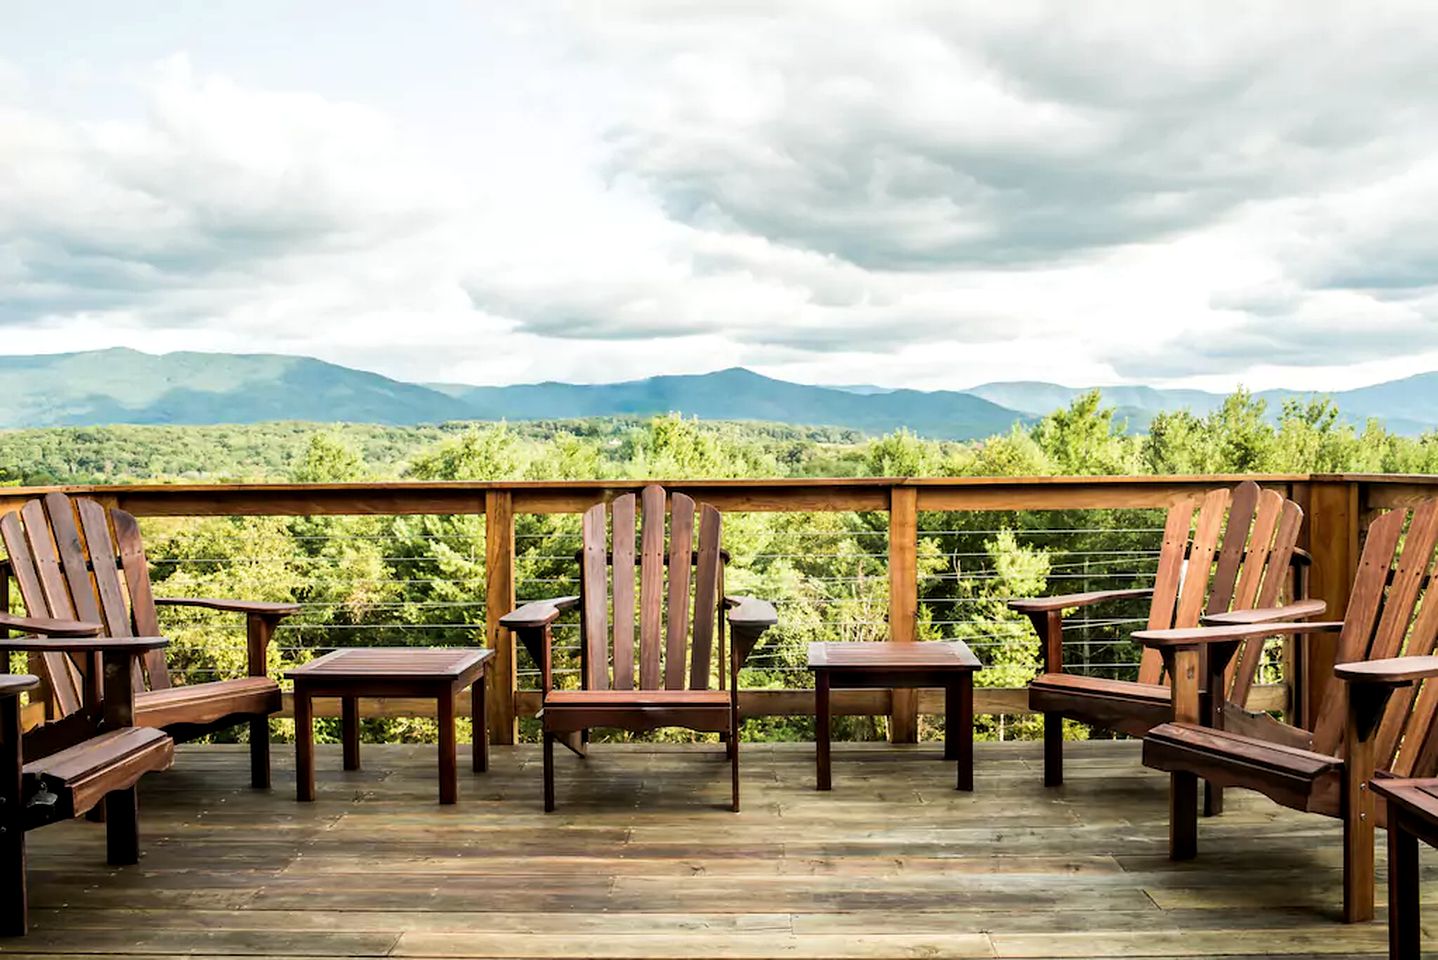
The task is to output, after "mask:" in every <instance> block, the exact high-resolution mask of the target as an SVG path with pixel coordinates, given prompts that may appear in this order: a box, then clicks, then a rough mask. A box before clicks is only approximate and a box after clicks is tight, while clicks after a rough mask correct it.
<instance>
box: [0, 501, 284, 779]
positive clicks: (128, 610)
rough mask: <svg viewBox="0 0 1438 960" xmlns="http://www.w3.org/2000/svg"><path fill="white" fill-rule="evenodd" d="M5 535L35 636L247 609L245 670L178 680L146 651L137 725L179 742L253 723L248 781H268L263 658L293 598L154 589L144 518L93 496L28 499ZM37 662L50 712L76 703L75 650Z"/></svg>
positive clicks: (276, 697)
mask: <svg viewBox="0 0 1438 960" xmlns="http://www.w3.org/2000/svg"><path fill="white" fill-rule="evenodd" d="M0 539H3V541H4V543H5V550H6V552H7V553H8V555H9V561H8V562H9V565H10V572H11V574H12V575H13V576H14V578H15V582H16V583H17V584H18V585H19V588H20V598H21V600H22V601H23V602H24V604H25V610H26V612H27V613H28V614H29V615H30V620H29V622H30V623H31V624H32V626H31V627H29V628H28V629H31V630H33V631H34V632H36V633H43V634H53V631H51V630H50V629H48V628H47V626H46V622H47V621H55V620H60V621H75V620H78V621H83V622H86V623H90V624H93V625H94V626H95V630H96V632H99V633H102V634H103V635H104V636H108V637H115V638H122V637H130V636H136V635H137V636H141V637H150V636H156V635H158V634H159V632H160V628H159V620H158V616H157V614H156V607H157V606H161V605H170V606H189V607H206V608H208V609H211V610H225V611H230V612H234V613H243V614H244V615H245V617H246V620H247V651H246V652H247V659H248V666H249V676H247V677H243V678H239V679H233V680H216V681H212V682H209V683H194V684H184V685H172V684H171V682H170V674H169V669H168V667H167V665H166V663H165V655H164V653H163V652H162V651H161V650H160V649H159V648H158V647H155V648H153V649H150V650H148V651H147V652H145V653H144V654H143V656H141V658H140V659H141V667H142V668H143V669H142V670H136V671H135V673H134V682H135V723H137V724H138V725H140V726H144V727H159V728H161V729H163V730H164V731H165V732H166V733H168V734H170V735H171V736H172V737H173V738H174V739H175V740H178V741H181V742H183V741H186V740H193V739H195V738H196V737H201V736H204V735H206V734H209V733H213V732H215V731H217V730H224V729H228V728H230V727H233V726H236V725H238V724H241V723H248V724H249V726H250V780H251V783H252V784H253V785H254V786H255V787H258V788H265V787H268V786H269V785H270V724H269V717H270V715H271V714H273V713H277V712H278V711H279V709H280V687H279V684H278V683H276V682H275V681H274V680H272V679H270V677H269V676H268V673H267V671H266V668H265V667H266V665H265V655H266V650H267V648H268V647H269V642H270V638H271V637H272V636H273V635H274V632H275V627H276V626H277V625H278V624H279V622H280V621H281V620H282V619H284V618H285V617H287V616H289V615H290V614H292V613H296V612H298V610H299V606H298V605H297V604H293V603H260V602H251V601H245V600H209V599H203V600H202V599H190V598H174V599H172V598H163V597H156V596H154V595H153V594H152V593H151V590H150V573H149V566H148V564H147V562H146V560H145V549H144V545H143V544H142V543H141V540H140V527H139V524H137V523H136V522H135V518H134V517H132V516H131V515H130V514H128V513H126V512H125V511H123V510H118V509H108V510H107V509H106V508H105V507H104V506H102V505H101V504H99V503H97V502H96V501H94V500H87V499H82V498H76V499H73V500H72V499H71V498H70V497H67V496H65V495H64V494H62V493H50V494H46V495H45V497H44V498H43V499H41V500H31V501H30V502H28V503H26V504H25V505H24V506H23V507H21V508H20V509H19V510H18V511H15V512H12V513H8V514H6V515H5V516H4V517H3V518H0ZM117 547H118V548H119V549H118V551H117V549H116V548H117ZM127 598H128V606H127V602H126V601H127ZM56 635H57V636H64V635H65V634H63V633H62V634H56ZM32 664H33V665H32V667H31V669H32V670H35V671H36V672H37V673H39V674H40V675H41V676H42V677H43V678H44V680H45V681H46V684H47V685H48V691H49V696H50V698H51V701H52V704H53V708H54V710H56V711H58V712H59V713H61V714H68V713H72V712H74V711H75V710H76V709H78V708H79V706H80V704H81V703H82V702H83V700H84V696H83V690H82V686H81V684H82V674H81V671H80V670H79V669H77V667H76V664H75V662H74V661H73V659H72V657H70V656H67V655H66V653H65V652H63V651H60V650H46V651H44V652H42V653H40V655H39V656H38V657H36V658H34V659H33V660H32ZM146 678H148V681H149V684H148V687H146V685H145V679H146Z"/></svg>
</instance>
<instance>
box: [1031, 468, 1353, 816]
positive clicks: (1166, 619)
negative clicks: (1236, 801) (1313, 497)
mask: <svg viewBox="0 0 1438 960" xmlns="http://www.w3.org/2000/svg"><path fill="white" fill-rule="evenodd" d="M1195 507H1197V514H1196V516H1195ZM1225 515H1226V521H1227V522H1226V525H1225ZM1302 526H1303V511H1302V509H1300V508H1299V506H1298V504H1296V503H1294V502H1293V501H1292V500H1285V499H1284V498H1283V496H1282V495H1281V494H1279V493H1278V492H1276V491H1273V490H1262V489H1260V488H1259V486H1258V484H1256V483H1254V482H1253V481H1251V480H1248V481H1244V482H1243V483H1240V484H1239V485H1238V486H1237V487H1235V488H1234V489H1233V490H1232V491H1229V490H1228V489H1217V490H1213V491H1211V492H1209V493H1208V494H1207V495H1206V496H1204V497H1203V498H1202V499H1201V500H1198V501H1195V500H1184V501H1181V502H1179V503H1176V504H1174V506H1173V508H1172V509H1170V510H1169V512H1168V520H1167V522H1166V523H1165V525H1164V532H1163V544H1162V546H1161V547H1160V550H1159V560H1158V573H1157V577H1156V579H1155V583H1154V586H1153V588H1152V589H1140V590H1101V591H1095V592H1092V593H1076V594H1069V595H1067V596H1057V597H1044V598H1041V599H1035V600H1015V601H1012V602H1011V603H1010V604H1009V606H1010V607H1011V608H1012V609H1014V610H1017V611H1019V612H1021V613H1024V614H1027V615H1028V617H1029V619H1030V620H1031V621H1032V622H1033V625H1034V629H1035V630H1036V631H1038V635H1039V638H1040V639H1041V640H1042V641H1043V657H1044V672H1043V673H1042V674H1041V675H1040V676H1038V677H1037V678H1035V679H1034V680H1033V681H1032V682H1031V683H1030V684H1029V708H1030V709H1031V710H1033V711H1035V712H1039V713H1042V714H1043V715H1044V784H1045V785H1047V786H1057V785H1059V784H1061V783H1063V718H1064V717H1069V718H1071V719H1074V720H1078V721H1080V722H1082V723H1087V724H1090V725H1092V726H1096V727H1100V728H1103V729H1106V730H1117V731H1119V732H1121V733H1127V734H1129V735H1130V736H1143V735H1144V734H1145V733H1147V732H1148V731H1149V730H1150V729H1151V728H1153V727H1154V726H1156V725H1158V724H1160V723H1164V722H1165V721H1168V720H1171V719H1173V712H1172V711H1173V706H1172V703H1171V701H1170V691H1169V686H1168V684H1167V682H1166V681H1165V680H1164V676H1163V658H1162V657H1161V656H1160V655H1159V654H1158V652H1157V651H1155V650H1145V651H1144V654H1143V657H1142V660H1141V662H1140V664H1139V670H1138V681H1137V682H1136V683H1135V682H1132V681H1127V680H1109V679H1106V678H1102V677H1087V676H1081V675H1078V674H1072V673H1065V672H1064V664H1063V629H1064V619H1063V616H1064V611H1066V610H1072V609H1075V608H1078V607H1088V606H1092V605H1094V604H1097V603H1101V602H1104V601H1109V600H1118V599H1125V598H1132V597H1144V596H1151V597H1152V598H1153V600H1152V603H1151V604H1150V607H1149V615H1148V629H1150V630H1157V629H1163V628H1166V627H1192V626H1197V625H1198V623H1199V620H1200V618H1201V617H1202V618H1205V619H1213V620H1217V621H1224V620H1228V621H1230V622H1260V621H1263V620H1299V619H1303V618H1304V617H1310V616H1315V615H1317V614H1320V613H1322V612H1323V609H1324V605H1323V602H1322V601H1321V600H1308V599H1306V597H1307V576H1306V571H1307V555H1306V554H1304V553H1302V551H1299V550H1297V549H1296V547H1295V544H1296V543H1297V542H1298V533H1299V530H1300V528H1301V527H1302ZM1220 532H1221V533H1222V541H1221V542H1220V539H1219V537H1220ZM1210 571H1211V572H1210ZM1285 587H1288V588H1289V591H1288V592H1289V595H1290V597H1292V598H1293V599H1292V602H1290V603H1289V604H1287V605H1284V606H1278V603H1279V601H1280V599H1281V598H1282V595H1283V592H1284V588H1285ZM1262 655H1263V644H1262V641H1261V640H1260V641H1258V642H1255V643H1253V644H1250V645H1249V646H1248V647H1247V648H1246V649H1245V650H1244V652H1243V656H1242V657H1241V658H1239V660H1238V662H1237V664H1235V665H1234V666H1233V667H1232V668H1230V669H1229V671H1228V673H1227V675H1226V676H1225V677H1224V678H1223V683H1224V686H1225V689H1226V690H1227V697H1226V706H1224V707H1223V709H1226V710H1227V711H1228V714H1229V716H1230V717H1231V718H1232V726H1233V727H1235V728H1237V727H1238V726H1239V725H1240V724H1243V725H1246V726H1247V727H1253V728H1260V729H1261V728H1264V727H1267V726H1269V725H1270V724H1276V723H1277V721H1274V720H1272V718H1270V717H1269V716H1268V715H1267V714H1265V713H1257V712H1250V711H1248V710H1247V709H1246V708H1245V707H1244V704H1245V702H1246V701H1247V699H1248V694H1249V691H1250V689H1251V688H1252V686H1253V680H1254V676H1255V674H1256V673H1257V671H1258V667H1259V665H1260V662H1261V660H1262ZM1205 807H1206V809H1207V811H1208V812H1209V813H1217V812H1219V810H1220V809H1221V807H1222V794H1221V793H1220V792H1219V791H1217V790H1214V789H1207V788H1206V792H1205Z"/></svg>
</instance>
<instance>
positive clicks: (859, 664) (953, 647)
mask: <svg viewBox="0 0 1438 960" xmlns="http://www.w3.org/2000/svg"><path fill="white" fill-rule="evenodd" d="M809 667H810V668H811V669H815V668H817V669H841V670H842V669H857V670H866V669H867V670H896V669H899V670H902V669H907V668H910V667H913V668H918V669H924V670H943V669H952V670H979V669H982V668H983V664H982V663H980V662H979V658H978V657H976V656H974V654H973V651H971V650H970V649H969V646H968V644H966V643H964V642H963V641H962V640H921V641H911V642H898V641H892V640H884V641H875V642H850V643H845V642H842V641H841V642H816V643H811V644H809Z"/></svg>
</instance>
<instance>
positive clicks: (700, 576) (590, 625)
mask: <svg viewBox="0 0 1438 960" xmlns="http://www.w3.org/2000/svg"><path fill="white" fill-rule="evenodd" d="M669 500H670V501H671V504H672V514H671V517H670V536H669V550H668V553H667V554H666V552H665V549H664V520H665V492H664V488H663V487H659V486H648V487H645V488H644V490H643V492H642V494H641V497H640V505H641V508H642V522H643V528H642V532H641V534H640V537H639V544H640V549H639V553H638V554H637V555H636V553H635V539H634V523H635V516H634V508H635V497H634V494H632V493H631V494H625V495H624V496H622V497H618V498H616V499H615V500H614V502H613V503H612V504H611V505H610V506H609V508H608V509H607V510H606V507H605V505H604V504H603V503H597V504H595V505H594V506H592V507H590V508H589V509H588V510H587V511H585V513H584V525H583V549H582V551H581V552H580V556H579V560H580V596H577V597H560V598H557V599H554V600H541V601H538V602H535V603H530V604H526V605H525V606H523V607H520V608H519V609H518V610H515V611H513V612H512V613H510V614H508V615H507V616H505V617H504V618H503V619H502V621H501V622H502V623H503V624H504V626H506V627H508V628H509V629H510V630H512V631H514V632H515V634H517V635H518V637H519V639H520V642H522V643H523V644H524V646H525V649H526V650H528V651H529V654H530V656H532V657H533V658H534V661H535V663H537V664H539V666H540V675H541V681H542V684H543V689H544V707H543V710H542V713H541V720H542V723H543V728H544V809H545V810H546V811H550V810H553V809H554V742H555V740H556V739H562V740H563V742H565V743H566V744H567V745H569V746H570V747H571V748H572V749H574V750H575V751H576V752H581V742H582V739H583V737H584V736H585V735H586V734H587V731H588V730H589V729H590V728H592V727H617V728H620V729H623V730H629V731H633V732H643V731H647V730H653V729H657V728H659V727H686V728H688V729H691V730H696V731H701V732H710V733H719V734H721V735H723V736H724V737H725V738H726V739H727V743H728V751H729V758H730V762H731V766H732V770H733V808H734V809H735V810H736V811H737V810H738V809H739V669H740V668H741V667H742V666H743V664H744V661H745V659H746V658H747V657H748V656H749V653H750V651H752V650H753V649H754V645H755V644H756V643H758V641H759V638H760V636H761V635H762V634H763V633H764V631H765V630H767V629H768V628H769V627H771V626H773V625H774V624H775V623H776V622H778V620H777V617H776V615H775V613H774V608H773V607H772V606H771V605H769V604H768V603H765V602H764V601H762V600H754V599H750V598H746V597H728V596H725V595H724V586H723V581H724V561H725V560H726V559H727V557H726V555H725V553H724V552H723V550H722V548H721V539H722V535H721V532H720V527H721V523H720V517H719V511H718V510H716V509H714V507H712V506H710V505H709V504H707V503H706V504H700V505H699V510H698V514H699V525H698V531H697V533H698V535H699V542H698V548H697V549H695V544H694V535H695V533H696V530H695V524H694V521H695V504H694V501H693V500H692V499H691V498H689V497H687V496H685V495H684V494H682V493H676V494H674V495H673V496H672V497H670V498H669ZM606 513H612V516H613V547H612V549H610V550H606V548H605V526H606V524H605V515H606ZM666 565H667V566H668V568H669V577H668V587H667V590H666V586H665V576H664V570H665V567H666ZM636 566H638V567H639V571H640V585H639V596H638V601H639V649H638V651H637V653H638V658H637V659H638V668H639V669H638V677H637V680H638V683H637V684H636V682H635V681H636V676H635V660H636V651H635V647H634V620H635V616H634V614H635V593H634V568H635V567H636ZM611 570H612V572H613V576H612V584H613V592H612V594H611V592H610V583H611V577H610V575H609V574H610V571H611ZM681 572H682V575H680V574H681ZM691 574H692V581H693V604H692V606H693V614H692V622H693V633H692V637H691V634H690V622H691V614H690V607H691V603H690V589H691ZM611 596H612V598H613V611H614V625H613V631H612V633H611V631H610V629H609V610H610V598H611ZM666 597H667V600H668V602H667V608H668V609H667V616H666V610H665V607H666V602H665V600H666ZM575 607H578V608H579V610H580V632H581V634H582V637H583V643H582V647H581V670H580V672H581V679H582V687H581V689H578V690H559V689H555V687H554V683H553V671H552V662H551V657H550V627H551V624H553V623H554V621H555V619H556V618H558V617H559V615H560V614H561V613H563V612H564V611H566V610H571V609H574V608H575ZM726 609H727V610H728V618H727V619H728V625H729V629H730V633H731V635H732V636H731V642H730V644H729V665H728V666H729V676H728V678H727V679H728V683H727V687H728V689H727V690H726V689H724V688H725V686H726V683H725V678H724V677H723V675H722V672H723V668H722V667H721V675H720V678H719V689H717V690H711V689H710V683H711V678H710V666H711V662H712V656H713V651H714V647H715V643H716V640H717V643H718V646H719V651H720V653H719V655H720V657H721V658H722V657H723V656H724V617H723V612H724V611H725V610H726ZM666 626H667V629H666ZM611 640H612V647H611ZM691 640H692V642H691ZM611 654H612V657H611ZM661 660H662V663H661ZM611 665H612V669H613V679H612V682H611V676H610V670H611ZM686 667H687V668H688V673H687V677H686Z"/></svg>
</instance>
